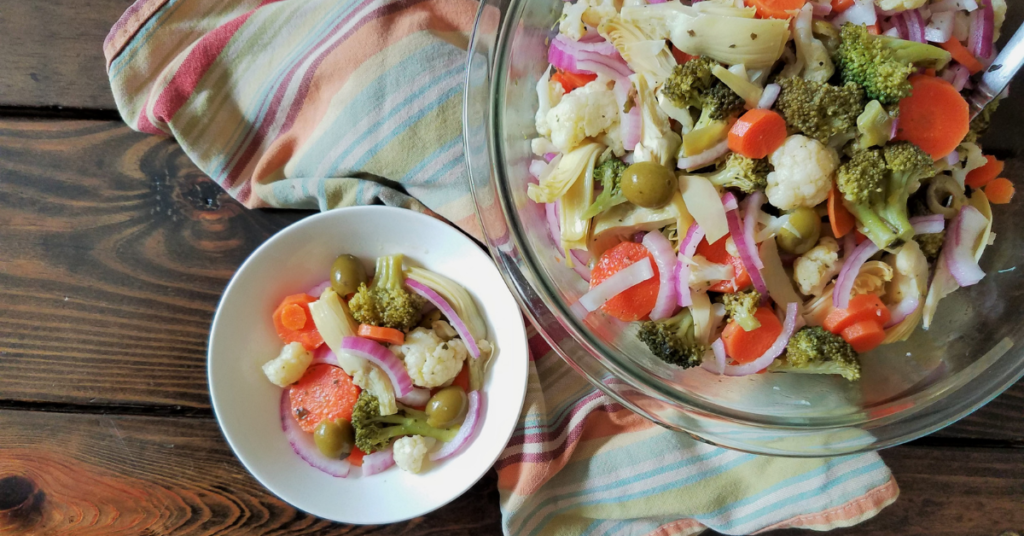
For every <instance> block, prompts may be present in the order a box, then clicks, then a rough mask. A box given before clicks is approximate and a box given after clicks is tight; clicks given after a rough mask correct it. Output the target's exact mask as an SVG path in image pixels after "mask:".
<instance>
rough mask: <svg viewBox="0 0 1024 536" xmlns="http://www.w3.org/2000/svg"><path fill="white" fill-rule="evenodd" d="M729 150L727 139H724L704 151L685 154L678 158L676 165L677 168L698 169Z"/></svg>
mask: <svg viewBox="0 0 1024 536" xmlns="http://www.w3.org/2000/svg"><path fill="white" fill-rule="evenodd" d="M728 152H729V140H725V141H723V142H722V143H719V144H718V145H716V146H714V147H712V148H710V149H708V150H707V151H704V152H703V153H700V154H695V155H693V156H686V157H683V158H680V159H679V162H678V164H677V167H678V168H679V169H685V170H693V169H700V168H702V167H705V166H708V165H711V164H714V163H715V161H717V160H718V159H719V158H722V157H723V156H725V155H726V154H727V153H728Z"/></svg>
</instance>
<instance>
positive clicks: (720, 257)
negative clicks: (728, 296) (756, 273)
mask: <svg viewBox="0 0 1024 536" xmlns="http://www.w3.org/2000/svg"><path fill="white" fill-rule="evenodd" d="M728 239H729V236H728V235H726V236H724V237H722V238H719V239H718V242H715V243H714V244H708V241H707V240H701V241H700V243H699V244H697V254H698V255H701V256H703V257H704V258H705V259H707V260H709V261H711V262H713V263H715V264H729V265H732V274H733V278H732V279H731V280H727V281H719V282H717V283H715V284H714V285H711V287H710V288H708V290H710V291H711V292H726V293H732V292H739V291H741V290H743V289H745V288H747V287H749V286H750V285H751V283H752V282H751V280H750V274H749V273H747V269H746V268H744V267H743V260H742V259H740V258H739V257H734V256H732V255H729V250H728V249H726V247H725V242H726V240H728Z"/></svg>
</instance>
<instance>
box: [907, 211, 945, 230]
mask: <svg viewBox="0 0 1024 536" xmlns="http://www.w3.org/2000/svg"><path fill="white" fill-rule="evenodd" d="M910 224H911V225H913V226H914V234H915V235H922V234H935V233H941V232H942V230H943V229H945V228H946V218H944V217H942V214H932V215H930V216H916V217H914V218H910Z"/></svg>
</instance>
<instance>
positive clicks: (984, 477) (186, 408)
mask: <svg viewBox="0 0 1024 536" xmlns="http://www.w3.org/2000/svg"><path fill="white" fill-rule="evenodd" d="M130 3H131V2H130V0H50V1H49V2H42V1H35V0H0V534H31V535H49V534H97V535H99V534H103V535H106V534H131V535H140V534H145V535H161V534H175V535H193V534H195V535H198V534H215V533H216V534H284V533H287V534H350V533H353V534H354V533H358V534H403V535H425V534H452V535H455V534H467V535H470V534H471V535H482V534H500V532H501V531H500V524H499V522H500V512H499V511H498V493H497V491H496V489H495V483H496V478H495V476H494V475H493V473H492V474H490V475H488V476H487V477H485V478H484V479H483V481H481V482H480V483H478V484H477V485H476V486H474V487H473V489H472V490H471V491H469V492H468V493H467V494H466V495H464V496H463V497H461V498H460V499H458V500H457V501H455V502H454V503H453V504H451V505H449V506H447V507H445V508H442V509H441V510H440V511H438V512H436V513H434V514H431V515H428V516H425V517H423V518H418V519H415V520H412V521H409V522H406V523H400V524H397V525H391V526H383V527H350V526H345V525H340V524H333V523H329V522H326V521H322V520H319V519H316V518H314V517H311V516H309V515H306V514H303V513H302V512H299V511H297V510H295V509H294V508H292V507H290V506H288V505H287V504H285V503H283V502H281V501H280V500H278V499H276V498H275V497H274V496H272V495H271V494H269V493H267V492H266V490H264V489H263V488H262V487H261V486H260V485H259V484H258V483H257V482H256V481H255V480H254V479H253V478H252V477H251V476H249V474H248V473H246V471H245V470H244V469H243V468H242V466H241V465H240V464H239V463H238V461H237V460H236V459H235V457H234V456H233V455H232V453H231V451H230V450H229V448H228V446H227V444H226V443H225V442H224V440H223V438H222V436H221V433H220V431H219V430H218V428H217V423H216V422H215V420H214V418H213V415H212V412H211V410H210V403H209V398H208V396H207V390H206V367H205V359H206V340H207V331H208V329H209V326H210V321H211V317H212V315H213V312H214V309H215V307H216V305H217V300H218V298H219V297H220V293H221V291H222V289H223V288H224V286H225V284H226V283H227V280H228V278H229V277H230V276H231V274H232V273H233V272H234V270H235V269H236V268H237V267H238V266H239V264H240V263H241V262H242V260H243V259H245V257H246V256H247V255H248V254H249V253H250V252H251V251H252V250H253V249H254V248H255V247H256V246H258V245H259V244H260V243H261V242H262V241H264V240H266V239H267V237H269V236H270V235H272V234H273V233H274V232H276V231H278V230H280V229H281V228H282V227H284V226H286V225H288V224H289V223H292V222H294V221H296V220H298V219H300V218H302V217H303V216H304V215H305V213H298V212H284V211H247V210H245V209H243V208H242V207H241V206H239V205H238V204H237V203H236V202H234V201H233V200H232V199H231V198H229V197H228V196H227V195H226V194H224V193H223V192H222V191H221V190H220V188H219V187H218V186H217V185H216V184H214V183H213V182H211V181H210V180H209V179H207V178H206V177H205V176H204V175H203V173H202V172H200V171H199V170H198V169H196V168H195V166H193V165H192V164H191V163H190V162H189V160H188V159H187V158H186V157H185V155H184V154H183V153H182V151H181V149H180V148H179V147H178V146H177V145H176V144H175V143H174V142H172V141H168V140H165V139H160V138H156V137H151V136H147V135H143V134H138V133H135V132H132V131H131V130H130V129H128V127H126V126H125V125H124V124H123V123H122V122H121V121H120V120H119V116H118V114H117V112H116V111H114V103H113V99H112V97H111V94H110V91H109V89H108V86H107V81H106V76H105V73H104V69H103V64H104V62H103V58H102V54H101V51H100V44H101V43H102V41H103V38H104V36H105V35H106V33H107V30H108V29H109V28H110V26H111V25H112V23H113V22H114V21H115V20H117V18H118V16H119V15H120V14H121V12H122V11H123V10H124V9H125V8H127V7H128V6H129V5H130ZM1011 3H1012V2H1011ZM1016 120H1017V121H1018V122H1017V124H1018V125H1019V124H1020V122H1019V120H1020V118H1016ZM1007 124H1010V123H1007ZM1022 414H1024V383H1022V384H1018V385H1016V386H1015V387H1013V388H1012V389H1010V390H1009V391H1007V392H1006V393H1004V394H1003V395H1001V396H1000V397H999V398H997V399H996V400H995V401H993V402H992V403H990V404H989V405H988V406H986V407H985V408H984V409H982V410H980V411H978V412H977V413H975V414H974V415H972V416H970V417H968V418H967V419H964V420H963V421H962V422H960V423H957V424H956V425H954V426H951V427H949V428H947V429H945V430H943V431H941V432H938V433H936V434H933V435H932V436H930V437H927V438H924V439H920V440H918V441H914V442H913V443H911V444H909V445H905V446H901V447H898V448H894V449H890V450H887V451H884V452H883V453H882V457H883V458H884V459H885V460H886V462H888V463H889V465H890V466H891V467H892V469H893V472H894V473H895V474H896V477H897V479H898V481H899V484H900V487H901V489H902V495H901V497H900V499H899V501H898V502H897V503H896V504H895V505H894V506H891V507H889V508H888V509H886V510H885V511H884V512H883V513H882V514H881V515H879V516H878V517H876V518H875V519H872V520H870V521H868V522H866V523H864V524H862V525H860V526H857V527H854V528H850V529H844V530H838V531H836V532H835V533H836V534H843V535H852V534H864V535H869V534H870V535H902V536H906V535H922V536H923V535H928V536H936V535H955V536H973V535H978V536H982V535H984V536H995V535H997V534H1001V533H1003V532H1004V531H1024V420H1022V418H1021V417H1022ZM776 534H780V535H784V534H805V533H804V532H798V531H780V532H777V533H776Z"/></svg>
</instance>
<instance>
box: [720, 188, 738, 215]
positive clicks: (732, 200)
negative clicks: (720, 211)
mask: <svg viewBox="0 0 1024 536" xmlns="http://www.w3.org/2000/svg"><path fill="white" fill-rule="evenodd" d="M722 208H724V209H725V210H726V212H728V211H730V210H736V209H738V208H740V205H739V203H737V202H736V196H735V195H733V194H731V193H726V194H725V195H723V196H722Z"/></svg>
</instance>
